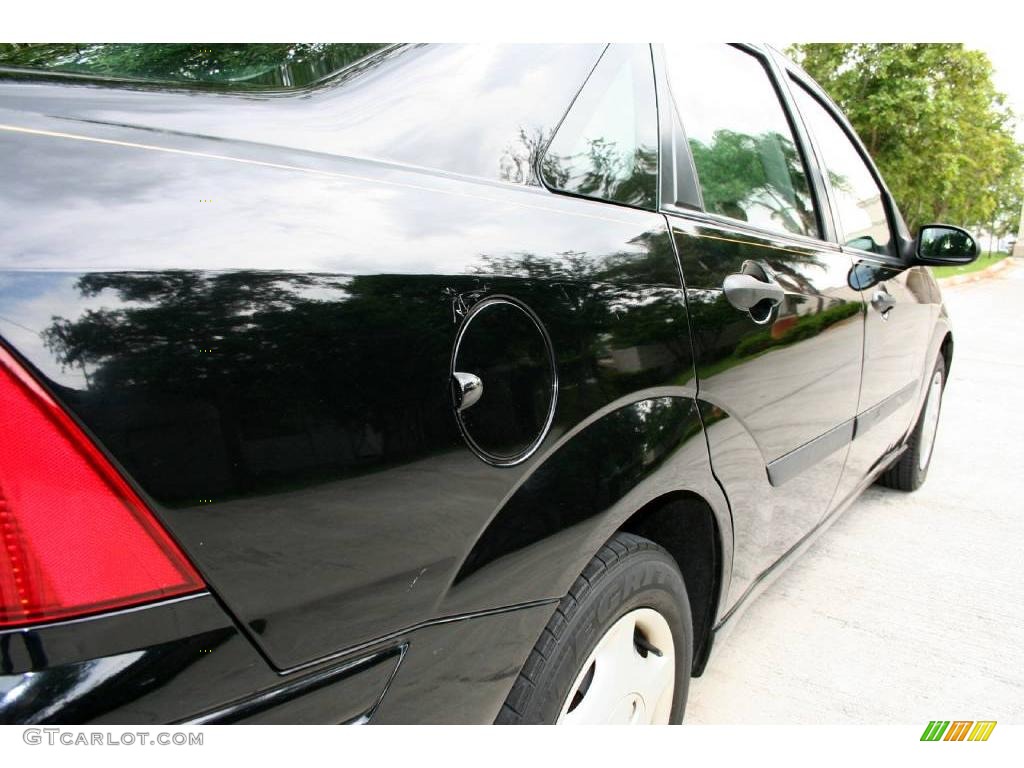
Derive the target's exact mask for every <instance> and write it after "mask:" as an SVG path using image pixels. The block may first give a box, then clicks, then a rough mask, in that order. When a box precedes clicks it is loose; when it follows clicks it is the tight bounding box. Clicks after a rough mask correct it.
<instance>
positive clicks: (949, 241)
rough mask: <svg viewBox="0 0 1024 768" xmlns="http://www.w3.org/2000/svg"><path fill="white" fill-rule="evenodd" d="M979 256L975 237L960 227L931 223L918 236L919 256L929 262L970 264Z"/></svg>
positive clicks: (922, 228)
mask: <svg viewBox="0 0 1024 768" xmlns="http://www.w3.org/2000/svg"><path fill="white" fill-rule="evenodd" d="M977 256H978V245H977V243H975V241H974V238H973V237H971V236H970V235H969V234H968V233H967V232H965V231H964V230H962V229H960V228H959V227H947V226H944V225H942V224H929V225H927V226H924V227H921V234H919V235H918V236H917V257H918V258H919V259H921V261H924V262H927V263H938V264H968V263H970V262H972V261H974V260H975V259H976V258H977Z"/></svg>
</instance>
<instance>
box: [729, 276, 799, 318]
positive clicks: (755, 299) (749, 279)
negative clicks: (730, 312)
mask: <svg viewBox="0 0 1024 768" xmlns="http://www.w3.org/2000/svg"><path fill="white" fill-rule="evenodd" d="M722 289H723V290H724V291H725V298H726V299H727V300H728V301H729V303H730V304H732V305H733V306H734V307H736V309H742V310H749V309H750V308H751V307H754V306H757V305H758V304H760V303H761V302H762V301H769V302H771V305H772V306H773V307H774V306H775V305H776V304H779V303H781V302H782V300H783V299H784V298H785V297H786V292H785V291H784V290H783V289H782V286H780V285H779V284H778V283H774V282H766V281H764V280H758V279H757V278H756V277H754V276H753V275H745V274H742V273H740V274H735V275H727V276H726V278H725V282H723V283H722Z"/></svg>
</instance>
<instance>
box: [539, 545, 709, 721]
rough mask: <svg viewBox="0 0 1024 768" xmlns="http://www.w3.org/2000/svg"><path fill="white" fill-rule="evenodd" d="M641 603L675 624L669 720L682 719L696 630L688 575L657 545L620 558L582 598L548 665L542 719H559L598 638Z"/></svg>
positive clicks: (540, 702) (641, 606)
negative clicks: (563, 706)
mask: <svg viewBox="0 0 1024 768" xmlns="http://www.w3.org/2000/svg"><path fill="white" fill-rule="evenodd" d="M637 608H652V609H654V610H656V611H657V612H658V613H660V614H661V615H662V616H663V617H664V618H665V621H666V622H668V625H669V628H670V629H671V630H672V638H673V642H674V644H675V662H676V681H675V690H674V693H673V697H672V710H671V715H670V717H669V722H671V723H679V722H682V716H683V712H684V710H685V707H686V698H687V694H688V689H689V682H690V666H691V664H692V657H693V630H692V622H691V619H690V611H689V603H688V601H687V599H686V588H685V585H684V584H683V578H682V576H681V575H680V573H679V569H678V568H677V567H676V565H675V563H674V562H672V561H671V560H670V558H669V557H668V556H667V555H664V554H662V553H659V552H656V551H643V552H636V553H633V554H631V555H630V556H629V557H626V558H624V559H623V560H622V561H620V562H618V563H616V564H615V565H614V566H613V567H611V568H610V569H609V570H608V571H607V572H605V573H604V574H602V578H600V579H599V580H598V581H596V582H594V584H593V585H592V588H591V590H590V591H589V592H588V593H587V595H586V597H585V598H584V599H583V600H582V601H581V602H580V604H579V606H578V608H577V610H576V612H575V614H574V616H573V618H572V619H571V620H570V621H569V626H568V631H567V632H566V635H565V642H563V643H560V644H559V645H558V646H557V648H556V651H555V653H554V654H553V655H552V657H551V658H550V659H549V661H548V664H547V665H545V666H546V668H545V673H546V675H545V677H546V678H547V679H546V681H545V685H544V690H545V694H544V695H542V696H540V697H539V700H536V701H535V702H534V705H535V706H536V707H537V710H535V713H534V714H535V715H537V716H538V720H540V721H541V722H546V723H554V722H555V721H556V720H557V719H558V716H559V714H560V713H561V709H562V704H563V703H564V701H565V697H566V696H567V695H568V694H569V688H570V687H571V686H572V684H573V683H574V682H575V681H576V677H577V676H578V675H579V673H580V671H581V670H582V668H583V665H584V664H585V663H586V661H587V659H589V658H590V654H591V652H592V651H593V650H594V648H595V647H596V646H597V643H598V641H599V640H600V639H601V638H602V637H603V636H604V634H605V633H606V632H607V631H608V630H609V629H610V628H611V626H612V625H613V624H615V622H616V621H618V620H619V619H620V618H622V617H623V616H624V615H625V614H627V613H629V612H630V611H633V610H636V609H637Z"/></svg>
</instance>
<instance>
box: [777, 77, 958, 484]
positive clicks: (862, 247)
mask: <svg viewBox="0 0 1024 768" xmlns="http://www.w3.org/2000/svg"><path fill="white" fill-rule="evenodd" d="M791 82H792V86H791V90H792V93H793V96H794V99H795V101H796V104H797V106H798V108H799V111H800V114H801V115H802V117H803V119H804V121H805V124H806V126H807V129H808V131H809V132H810V134H811V137H812V140H813V142H814V145H815V148H816V152H817V153H818V155H819V157H820V159H821V163H822V166H823V167H824V169H825V174H824V176H825V182H826V184H827V187H828V193H829V199H830V201H831V205H832V210H833V211H834V213H835V224H836V227H837V229H838V232H839V236H840V242H841V243H842V245H843V250H844V251H846V252H847V253H848V254H849V255H850V258H851V259H852V260H853V265H854V269H853V271H852V272H851V273H850V282H851V285H852V286H854V287H856V288H858V289H859V290H860V291H861V293H862V294H863V298H864V302H865V305H866V306H867V307H868V309H867V315H866V319H865V327H864V370H863V374H862V379H861V393H860V400H859V403H858V406H857V427H856V439H855V441H854V443H853V446H852V447H851V449H850V457H849V460H848V461H847V466H846V470H845V472H844V475H843V480H842V483H841V485H840V489H839V491H838V492H837V494H836V498H835V503H836V504H839V503H842V501H844V500H845V499H846V497H848V496H849V494H850V493H853V492H854V491H855V490H856V489H857V487H858V486H859V485H860V484H861V482H862V481H863V480H864V479H865V477H866V476H867V475H868V474H869V473H870V472H871V471H872V470H873V469H875V467H877V466H878V463H879V461H880V460H881V459H882V458H883V457H884V456H885V455H886V454H887V453H888V452H889V451H890V450H892V449H894V448H895V447H896V446H897V445H899V443H900V441H901V440H902V439H903V436H904V435H905V434H906V432H907V430H908V429H909V428H910V426H911V425H912V423H913V420H914V416H915V414H916V412H917V403H918V397H917V395H918V393H919V392H920V389H921V384H922V381H921V375H922V371H923V370H924V367H925V359H924V356H925V353H926V351H927V349H928V346H929V336H930V333H931V329H932V328H933V327H934V324H935V317H936V315H937V313H938V309H939V301H940V298H939V295H938V291H937V290H936V288H935V284H934V282H933V281H932V280H931V278H930V277H929V276H928V274H927V273H926V272H925V271H924V268H923V267H916V268H912V269H907V267H906V265H905V264H903V262H902V260H901V259H900V258H899V253H898V248H897V245H896V242H897V241H896V237H895V232H894V227H893V223H894V222H893V214H892V212H891V211H890V210H888V205H887V202H886V200H887V198H888V196H887V195H886V194H885V192H884V190H883V188H882V185H881V183H880V181H879V179H878V176H877V173H876V171H875V170H874V168H873V167H872V166H871V163H870V161H869V160H868V159H867V157H866V155H865V153H864V152H863V149H862V148H861V147H860V146H859V144H858V142H857V141H856V140H855V139H854V138H853V136H852V135H851V133H850V132H849V129H848V128H847V127H846V126H845V125H844V121H843V120H842V118H841V117H840V116H839V115H838V113H837V112H836V111H835V109H834V108H833V107H832V105H831V104H829V102H828V101H827V100H826V99H824V98H823V96H822V94H821V93H820V91H819V90H818V89H817V88H816V87H815V86H814V85H813V84H811V83H809V82H807V81H806V80H803V79H802V78H798V77H796V76H791Z"/></svg>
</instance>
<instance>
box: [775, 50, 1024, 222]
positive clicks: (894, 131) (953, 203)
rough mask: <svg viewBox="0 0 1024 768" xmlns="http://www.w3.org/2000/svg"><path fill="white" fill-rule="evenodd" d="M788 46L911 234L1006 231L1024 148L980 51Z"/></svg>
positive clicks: (1018, 192) (1017, 201)
mask: <svg viewBox="0 0 1024 768" xmlns="http://www.w3.org/2000/svg"><path fill="white" fill-rule="evenodd" d="M789 53H790V55H791V56H793V58H794V59H795V60H796V61H798V62H799V63H800V64H801V65H802V66H803V68H804V69H805V70H806V71H807V72H808V73H809V74H810V75H811V76H812V77H813V78H814V79H815V80H817V81H818V82H819V83H820V84H821V85H822V87H823V88H824V89H825V90H826V91H828V93H829V94H830V95H831V96H832V98H834V99H835V100H836V102H837V103H838V104H839V106H840V107H842V108H843V111H844V112H845V113H846V115H847V117H849V119H850V122H851V123H852V124H853V126H854V128H855V129H856V131H857V133H858V134H859V135H860V137H861V139H862V140H863V141H864V144H865V145H866V146H867V148H868V151H869V152H870V153H871V155H872V157H873V158H874V159H875V162H876V163H877V164H878V167H879V169H880V170H881V172H882V175H883V176H884V177H885V180H886V182H887V183H888V185H889V187H890V189H891V190H892V193H893V195H895V197H896V200H897V203H898V204H899V207H900V210H901V211H902V213H903V215H904V217H905V218H906V220H907V224H908V225H909V226H910V228H911V230H912V231H916V228H917V227H919V226H920V225H921V224H925V223H928V222H933V221H949V222H953V223H960V224H963V225H966V226H973V227H976V228H980V227H984V228H985V229H986V230H989V229H991V228H993V226H995V229H996V231H997V232H999V231H1008V230H1010V229H1013V227H1014V226H1015V224H1014V223H1015V222H1016V220H1017V217H1018V216H1019V215H1020V205H1021V196H1022V186H1024V181H1022V180H1024V151H1022V148H1021V146H1020V145H1019V144H1018V143H1017V142H1016V141H1015V139H1014V134H1013V130H1014V116H1013V114H1012V113H1011V111H1010V110H1009V109H1008V108H1007V106H1006V104H1005V98H1004V96H1003V95H1002V94H1000V93H999V92H998V91H996V88H995V86H994V84H993V82H992V64H991V62H990V61H989V59H988V56H986V55H985V54H984V53H982V52H980V51H970V50H967V49H965V48H964V46H963V45H961V44H959V43H943V44H927V43H898V44H891V43H886V44H879V43H839V44H831V43H801V44H798V45H794V46H792V47H791V48H790V50H789Z"/></svg>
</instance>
